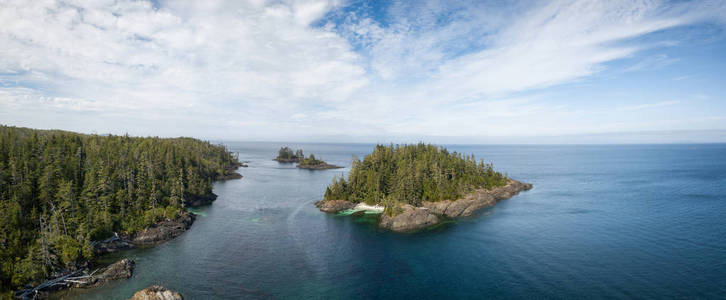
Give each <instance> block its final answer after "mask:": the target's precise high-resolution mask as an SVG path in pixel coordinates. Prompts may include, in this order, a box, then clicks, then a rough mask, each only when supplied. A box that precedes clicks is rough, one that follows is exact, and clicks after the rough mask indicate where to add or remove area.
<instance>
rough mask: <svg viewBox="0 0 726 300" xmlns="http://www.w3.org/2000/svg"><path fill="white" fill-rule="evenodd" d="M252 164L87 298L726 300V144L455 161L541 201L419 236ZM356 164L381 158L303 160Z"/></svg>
mask: <svg viewBox="0 0 726 300" xmlns="http://www.w3.org/2000/svg"><path fill="white" fill-rule="evenodd" d="M228 146H229V147H230V148H231V149H232V150H234V151H238V152H240V159H241V160H246V161H249V168H242V169H240V171H241V173H242V174H243V175H244V176H245V177H244V178H243V179H241V180H233V181H227V182H218V183H216V184H215V186H214V192H215V193H216V194H218V195H219V197H218V199H217V201H215V202H214V203H213V204H212V205H209V206H205V207H202V208H199V209H197V211H196V213H197V214H198V215H199V216H198V218H197V221H196V222H195V223H194V225H193V226H192V228H191V229H190V230H189V231H188V232H186V233H185V234H183V235H182V236H180V237H179V238H177V239H175V240H173V241H170V242H168V243H165V244H163V245H161V246H158V247H155V248H151V249H141V250H133V251H128V252H124V253H121V254H120V256H126V257H131V258H133V259H135V260H136V262H137V270H136V274H135V275H134V276H133V277H132V278H131V279H129V280H127V281H122V282H119V283H116V284H113V285H108V286H106V287H102V288H100V289H96V290H90V291H87V292H83V293H77V294H74V295H75V296H76V297H77V298H88V299H125V298H128V297H129V296H131V295H132V294H133V293H134V292H135V291H137V290H139V289H142V288H145V287H147V286H148V285H151V284H162V285H164V286H166V287H168V288H171V289H173V290H177V291H180V292H182V293H183V294H184V295H186V296H187V297H190V298H191V299H208V298H228V299H260V298H270V299H350V298H353V299H369V298H381V299H382V298H406V299H433V298H552V299H562V298H574V299H577V298H585V297H587V298H590V299H597V298H609V299H610V298H642V299H662V298H683V299H689V298H690V299H693V298H712V299H724V297H726V196H724V194H725V193H726V145H630V146H457V145H452V146H448V148H449V149H451V150H458V151H460V152H464V153H474V154H476V155H477V157H479V158H484V159H485V160H486V161H491V162H493V163H494V165H495V167H496V168H497V169H499V170H502V171H505V172H507V173H508V174H509V176H511V177H512V178H515V179H518V180H521V181H525V182H530V183H533V184H534V189H532V190H531V191H528V192H524V193H521V194H520V195H518V196H516V197H514V198H512V199H509V200H505V201H502V202H500V203H499V204H497V205H496V206H495V207H493V208H490V209H486V210H484V211H481V212H480V213H479V214H478V215H476V216H474V217H472V218H468V219H464V220H458V221H456V222H453V223H447V224H444V225H442V226H439V227H437V228H434V229H432V230H428V231H426V232H421V233H416V234H404V235H401V234H393V233H389V232H385V231H381V230H378V229H377V228H376V226H375V216H373V217H371V216H370V215H365V216H362V217H353V216H336V215H334V214H323V213H320V212H319V211H318V210H317V209H316V208H315V207H314V206H313V202H314V201H317V200H319V199H320V198H321V197H322V195H323V192H324V190H325V186H326V185H327V184H328V183H329V182H330V181H331V180H332V178H333V176H336V175H341V174H344V173H346V172H347V171H348V169H337V170H322V171H319V170H316V171H311V170H301V169H297V168H295V167H294V165H285V164H278V163H277V162H275V161H272V160H271V159H272V158H273V157H274V156H275V154H276V151H277V149H279V147H280V146H282V144H278V143H228ZM290 146H294V147H295V148H297V147H298V146H299V147H301V148H303V149H304V150H305V152H306V153H315V155H316V157H321V158H323V159H325V160H326V161H328V162H330V163H333V164H337V165H343V166H349V165H350V157H351V156H352V155H357V156H359V157H362V156H363V155H365V154H366V153H369V152H370V151H371V150H372V148H373V145H360V144H353V145H341V144H305V145H290Z"/></svg>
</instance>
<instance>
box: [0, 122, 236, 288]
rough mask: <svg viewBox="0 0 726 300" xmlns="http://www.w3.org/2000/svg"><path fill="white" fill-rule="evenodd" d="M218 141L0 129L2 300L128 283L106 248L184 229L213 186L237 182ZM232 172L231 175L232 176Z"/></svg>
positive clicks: (152, 241) (122, 265)
mask: <svg viewBox="0 0 726 300" xmlns="http://www.w3.org/2000/svg"><path fill="white" fill-rule="evenodd" d="M241 165H242V164H241V163H240V162H239V161H238V157H237V155H235V154H233V153H231V152H229V151H228V150H227V148H226V147H224V146H222V145H213V144H211V143H209V142H205V141H200V140H196V139H192V138H158V137H130V136H128V135H123V136H117V135H96V134H90V135H89V134H80V133H73V132H68V131H60V130H36V129H29V128H19V127H9V126H2V125H0V219H1V220H2V222H0V265H1V266H2V268H0V288H1V290H0V298H10V297H12V295H13V292H12V291H13V290H15V291H17V292H15V293H14V296H16V297H19V298H34V297H39V296H43V294H45V293H48V292H52V291H57V290H60V289H64V288H68V287H94V286H97V285H100V284H103V283H104V282H107V281H111V280H118V279H123V278H128V277H129V276H131V272H132V270H133V267H134V265H135V264H134V262H133V261H132V260H128V259H121V260H119V261H118V262H116V263H114V264H111V265H109V266H104V265H102V264H100V263H97V261H98V260H97V258H99V256H101V255H104V254H106V253H110V252H116V251H121V250H124V249H130V248H134V247H149V246H154V245H157V244H160V243H163V242H165V241H167V240H169V239H172V238H175V237H176V236H179V235H180V234H182V233H183V232H185V231H186V230H187V229H188V228H189V227H190V226H191V225H192V223H193V222H194V219H195V216H194V215H193V214H191V213H189V212H188V210H187V208H189V207H193V206H198V205H205V204H209V203H211V202H212V201H214V200H215V199H216V197H217V196H216V195H215V194H213V193H212V183H213V181H214V180H226V179H234V178H240V177H241V175H239V174H237V173H236V172H235V170H236V169H237V168H238V167H239V166H241ZM235 174H236V175H235Z"/></svg>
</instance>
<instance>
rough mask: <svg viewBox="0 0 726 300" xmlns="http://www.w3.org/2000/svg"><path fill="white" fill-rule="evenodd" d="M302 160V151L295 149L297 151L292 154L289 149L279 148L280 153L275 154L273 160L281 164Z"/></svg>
mask: <svg viewBox="0 0 726 300" xmlns="http://www.w3.org/2000/svg"><path fill="white" fill-rule="evenodd" d="M304 158H305V155H304V154H303V151H302V149H297V151H295V152H293V151H292V149H290V148H289V147H281V148H280V151H278V152H277V157H276V158H275V160H276V161H281V162H299V161H300V160H302V159H304Z"/></svg>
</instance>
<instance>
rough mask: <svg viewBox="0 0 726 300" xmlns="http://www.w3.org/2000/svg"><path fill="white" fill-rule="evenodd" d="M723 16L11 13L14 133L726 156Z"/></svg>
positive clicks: (621, 4) (606, 7)
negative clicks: (668, 148)
mask: <svg viewBox="0 0 726 300" xmlns="http://www.w3.org/2000/svg"><path fill="white" fill-rule="evenodd" d="M725 29H726V0H722V1H716V0H713V1H709V0H704V1H657V0H655V1H638V0H628V1H620V0H609V1H557V0H554V1H434V0H418V1H360V0H348V1H346V0H290V1H286V0H282V1H280V0H276V1H266V0H237V1H217V0H205V1H163V0H160V1H124V0H117V1H107V0H99V1H47V0H38V1H25V0H17V1H16V0H0V124H5V125H12V126H22V127H31V128H43V129H63V130H71V131H77V132H84V133H98V134H106V133H111V134H125V133H128V134H130V135H140V136H147V135H148V136H164V137H174V136H191V137H197V138H202V139H208V140H237V141H245V140H248V141H295V142H305V141H308V142H383V143H387V142H414V141H425V142H432V143H463V144H467V143H701V142H726V30H725Z"/></svg>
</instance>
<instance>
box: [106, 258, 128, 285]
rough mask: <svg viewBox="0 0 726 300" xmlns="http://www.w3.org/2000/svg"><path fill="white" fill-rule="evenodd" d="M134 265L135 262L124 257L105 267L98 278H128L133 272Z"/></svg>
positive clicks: (107, 279)
mask: <svg viewBox="0 0 726 300" xmlns="http://www.w3.org/2000/svg"><path fill="white" fill-rule="evenodd" d="M135 266H136V262H134V261H133V260H131V259H128V258H124V259H122V260H119V261H117V262H115V263H113V264H111V265H109V266H108V267H106V269H105V270H104V271H103V273H101V274H100V275H98V279H99V280H101V281H109V280H116V279H128V278H130V277H131V275H133V274H134V267H135Z"/></svg>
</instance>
